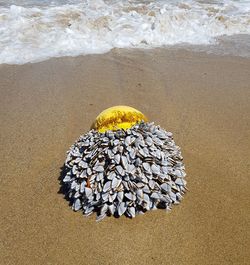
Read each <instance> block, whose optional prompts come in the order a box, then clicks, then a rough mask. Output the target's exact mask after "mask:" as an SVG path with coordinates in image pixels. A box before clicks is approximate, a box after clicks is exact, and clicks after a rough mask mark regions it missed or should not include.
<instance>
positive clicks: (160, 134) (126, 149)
mask: <svg viewBox="0 0 250 265" xmlns="http://www.w3.org/2000/svg"><path fill="white" fill-rule="evenodd" d="M64 169H65V170H64V171H63V172H64V175H63V176H62V183H63V185H65V186H66V187H67V192H68V195H69V196H68V197H69V198H70V199H71V202H72V209H73V210H74V211H79V210H81V211H83V213H84V214H85V215H86V216H88V215H90V214H91V213H92V212H97V220H98V221H99V220H102V219H103V218H104V217H105V216H107V215H114V216H121V215H123V214H125V215H126V216H128V217H131V218H132V217H135V216H136V215H137V214H139V213H143V212H145V211H148V210H151V209H156V208H166V209H171V207H172V204H178V203H179V202H180V200H181V199H182V197H183V194H184V193H185V191H186V181H185V177H186V173H185V167H184V164H183V158H182V156H181V152H180V148H179V146H177V145H176V144H175V142H174V140H173V135H172V133H170V132H167V131H165V130H164V129H162V128H161V127H160V126H156V125H155V124H154V123H149V122H148V120H147V118H146V116H145V115H143V114H142V113H141V112H139V111H138V110H136V109H133V108H131V107H126V106H117V107H113V108H109V109H107V110H105V111H103V112H102V113H101V114H100V115H98V117H97V118H96V120H95V122H94V124H93V125H92V128H91V130H90V131H89V132H87V133H86V134H84V135H82V136H80V138H79V139H78V140H77V141H76V142H75V143H74V144H73V145H72V146H71V148H70V150H69V151H68V152H67V157H66V161H65V164H64Z"/></svg>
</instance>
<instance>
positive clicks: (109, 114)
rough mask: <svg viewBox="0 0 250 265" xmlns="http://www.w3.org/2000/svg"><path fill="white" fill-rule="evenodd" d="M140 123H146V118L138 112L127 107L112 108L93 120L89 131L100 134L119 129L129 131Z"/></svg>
mask: <svg viewBox="0 0 250 265" xmlns="http://www.w3.org/2000/svg"><path fill="white" fill-rule="evenodd" d="M141 121H145V122H147V121H148V119H147V117H146V116H145V115H144V114H142V113H141V112H140V111H139V110H137V109H134V108H132V107H129V106H114V107H111V108H108V109H105V110H104V111H102V112H101V113H100V114H99V115H98V116H97V117H96V119H95V122H94V123H93V125H92V126H91V129H95V130H97V131H99V132H101V133H103V132H105V131H108V130H112V131H116V130H119V129H124V130H126V129H129V128H131V127H132V126H133V125H135V124H136V123H139V122H141Z"/></svg>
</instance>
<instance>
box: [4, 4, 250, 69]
mask: <svg viewBox="0 0 250 265" xmlns="http://www.w3.org/2000/svg"><path fill="white" fill-rule="evenodd" d="M33 1H35V0H33ZM46 2H48V3H47V4H46V5H45V4H43V5H34V4H33V5H32V1H28V3H29V4H26V5H24V6H16V5H8V6H5V5H3V6H2V7H1V6H0V63H9V64H23V63H27V62H37V61H42V60H45V59H48V58H51V57H60V56H77V55H80V54H94V53H105V52H108V51H109V50H111V49H112V48H153V47H160V46H164V45H175V44H181V43H187V44H195V45H196V44H198V45H201V44H212V43H214V42H215V41H216V38H217V37H220V36H224V35H227V36H230V35H235V34H250V1H232V0H231V1H230V0H229V1H226V0H225V1H213V2H210V3H206V4H205V3H203V2H202V1H193V0H186V1H168V2H167V3H166V1H162V0H158V1H128V0H126V1H125V0H124V1H114V0H107V1H103V0H96V1H86V0H85V1H81V2H80V3H79V1H77V2H78V3H77V2H76V1H70V2H69V1H68V3H70V4H65V3H66V1H63V2H61V3H63V4H59V2H60V1H54V2H51V1H46Z"/></svg>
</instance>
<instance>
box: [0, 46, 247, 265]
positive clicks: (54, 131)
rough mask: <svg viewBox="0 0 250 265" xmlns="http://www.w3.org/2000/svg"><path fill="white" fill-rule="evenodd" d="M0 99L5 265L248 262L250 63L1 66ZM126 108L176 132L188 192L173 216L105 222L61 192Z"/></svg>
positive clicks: (162, 60) (0, 251)
mask: <svg viewBox="0 0 250 265" xmlns="http://www.w3.org/2000/svg"><path fill="white" fill-rule="evenodd" d="M0 92H1V97H0V121H1V138H0V150H1V156H0V166H1V173H0V174H1V176H0V212H1V218H0V264H3V265H8V264H11V265H12V264H38V265H39V264H60V265H62V264H88V265H92V264H98V265H99V264H101V265H102V264H104V265H106V264H121V265H122V264H129V265H130V264H137V265H140V264H162V265H166V264H171V265H182V264H183V265H186V264H191V265H196V264H197V265H198V264H199V265H201V264H202V265H206V264H208V265H215V264H220V265H221V264H241V265H243V264H249V260H250V252H249V244H250V211H249V209H250V200H249V189H250V173H249V172H250V160H249V158H250V60H249V59H244V58H239V57H219V56H213V55H207V54H205V53H200V54H198V53H191V52H184V51H167V50H163V49H159V50H154V51H150V50H146V51H133V52H130V51H123V52H121V51H120V50H114V51H113V52H111V53H109V54H105V55H97V56H93V55H92V56H85V57H78V58H61V59H53V60H50V61H46V62H42V63H37V64H26V65H22V66H8V65H1V66H0ZM121 104H122V105H130V106H133V107H135V108H137V109H139V110H140V111H142V112H143V113H145V114H146V115H147V116H148V118H149V119H150V120H151V121H155V123H157V124H160V125H161V126H162V127H163V128H165V129H166V130H169V131H171V132H173V133H174V139H175V141H176V143H177V144H178V145H180V146H181V148H182V154H183V156H184V162H185V165H186V171H187V174H188V176H187V181H188V188H189V192H188V193H187V194H186V195H185V197H184V200H183V201H182V203H181V204H180V205H178V206H175V207H173V210H172V211H171V212H165V211H164V210H157V211H151V212H148V213H146V214H144V215H140V216H137V217H136V218H135V219H132V220H131V219H128V218H125V217H122V218H120V219H115V218H105V219H104V220H103V221H102V222H99V223H96V222H95V217H94V216H92V217H89V218H85V217H83V216H82V214H81V213H79V212H78V213H74V212H73V211H72V210H71V209H70V207H69V206H68V202H67V201H66V200H64V198H63V194H60V193H59V189H60V184H59V180H58V178H59V176H60V167H61V166H62V165H63V163H64V160H65V153H66V151H67V150H68V148H69V147H70V145H71V144H73V142H74V141H75V140H76V139H77V138H78V137H79V135H80V134H83V133H84V132H86V131H88V130H89V127H90V126H91V124H92V122H93V120H94V118H95V117H96V116H97V115H98V114H99V112H101V111H102V110H103V109H105V108H107V107H110V106H113V105H121Z"/></svg>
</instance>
